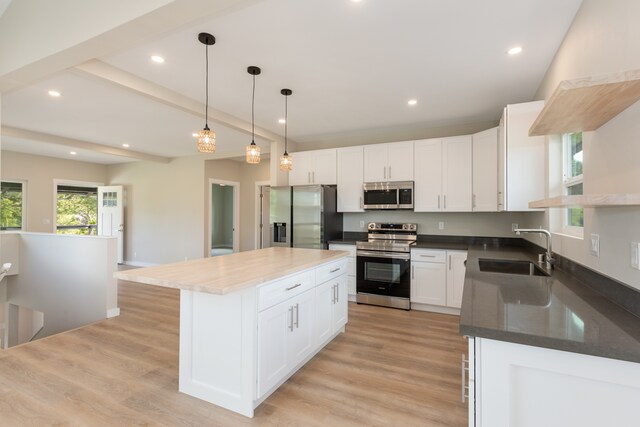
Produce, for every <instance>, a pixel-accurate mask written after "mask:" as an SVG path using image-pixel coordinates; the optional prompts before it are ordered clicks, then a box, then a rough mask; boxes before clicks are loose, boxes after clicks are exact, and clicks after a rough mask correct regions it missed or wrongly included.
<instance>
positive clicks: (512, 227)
mask: <svg viewBox="0 0 640 427" xmlns="http://www.w3.org/2000/svg"><path fill="white" fill-rule="evenodd" d="M516 228H518V224H516V223H515V222H514V223H513V224H511V231H516Z"/></svg>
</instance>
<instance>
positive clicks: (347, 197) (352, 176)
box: [337, 147, 364, 212]
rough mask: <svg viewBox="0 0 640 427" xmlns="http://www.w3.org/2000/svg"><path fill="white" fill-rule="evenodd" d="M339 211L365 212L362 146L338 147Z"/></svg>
mask: <svg viewBox="0 0 640 427" xmlns="http://www.w3.org/2000/svg"><path fill="white" fill-rule="evenodd" d="M337 163H338V170H337V181H338V212H364V208H363V206H364V200H363V194H362V184H363V182H364V181H363V176H364V150H363V148H362V147H348V148H338V153H337Z"/></svg>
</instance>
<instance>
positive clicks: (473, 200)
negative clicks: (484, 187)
mask: <svg viewBox="0 0 640 427" xmlns="http://www.w3.org/2000/svg"><path fill="white" fill-rule="evenodd" d="M475 207H476V195H475V194H474V195H473V196H471V209H473V208H475Z"/></svg>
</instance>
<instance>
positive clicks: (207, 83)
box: [204, 45, 209, 128]
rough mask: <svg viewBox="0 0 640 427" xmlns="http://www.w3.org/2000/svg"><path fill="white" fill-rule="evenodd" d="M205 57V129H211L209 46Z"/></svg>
mask: <svg viewBox="0 0 640 427" xmlns="http://www.w3.org/2000/svg"><path fill="white" fill-rule="evenodd" d="M204 52H205V54H204V56H205V58H206V61H207V67H206V69H207V72H206V77H205V78H206V82H205V88H206V89H205V91H206V94H205V103H204V127H205V128H208V127H209V45H204Z"/></svg>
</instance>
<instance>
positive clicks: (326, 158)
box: [309, 148, 336, 185]
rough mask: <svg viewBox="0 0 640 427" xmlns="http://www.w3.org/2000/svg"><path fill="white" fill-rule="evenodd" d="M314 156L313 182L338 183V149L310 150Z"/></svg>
mask: <svg viewBox="0 0 640 427" xmlns="http://www.w3.org/2000/svg"><path fill="white" fill-rule="evenodd" d="M309 154H310V155H311V156H313V162H314V165H313V169H312V171H311V183H312V184H323V185H336V149H335V148H333V149H331V150H317V151H310V152H309Z"/></svg>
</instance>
